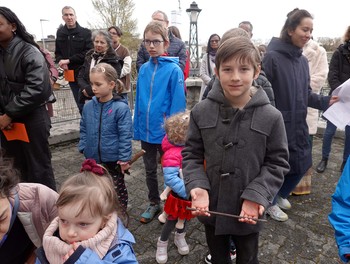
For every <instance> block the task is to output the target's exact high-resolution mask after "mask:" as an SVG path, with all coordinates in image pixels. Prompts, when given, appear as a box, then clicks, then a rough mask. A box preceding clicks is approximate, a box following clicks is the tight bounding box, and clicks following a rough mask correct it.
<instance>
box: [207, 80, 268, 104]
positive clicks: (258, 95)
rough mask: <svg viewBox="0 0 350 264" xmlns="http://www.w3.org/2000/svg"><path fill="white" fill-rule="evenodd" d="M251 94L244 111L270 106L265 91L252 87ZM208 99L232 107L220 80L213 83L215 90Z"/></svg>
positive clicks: (212, 90) (213, 89) (258, 87)
mask: <svg viewBox="0 0 350 264" xmlns="http://www.w3.org/2000/svg"><path fill="white" fill-rule="evenodd" d="M250 93H251V99H250V101H249V102H248V103H247V104H246V105H245V106H244V109H248V108H252V107H258V106H262V105H266V104H270V100H269V98H268V97H267V95H266V93H265V91H264V90H263V89H262V88H261V87H260V86H257V87H256V86H252V87H250ZM207 98H208V99H210V100H213V101H216V102H217V103H219V104H223V105H225V106H230V102H229V101H228V100H227V99H226V97H225V96H224V92H223V90H222V87H221V84H220V81H219V80H218V78H215V81H214V83H213V88H212V89H211V91H210V92H209V94H208V97H207Z"/></svg>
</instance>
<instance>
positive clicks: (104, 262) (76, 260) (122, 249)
mask: <svg viewBox="0 0 350 264" xmlns="http://www.w3.org/2000/svg"><path fill="white" fill-rule="evenodd" d="M117 236H118V237H117V240H116V243H115V244H114V245H113V246H112V247H111V248H110V249H109V250H108V252H107V254H106V255H105V256H104V257H103V259H100V257H99V256H98V255H97V254H96V253H95V252H94V251H92V250H91V249H90V248H84V247H82V246H79V247H78V248H77V250H76V251H75V252H74V253H73V254H72V255H71V256H70V258H69V259H68V260H67V261H66V262H64V264H98V263H100V264H108V263H118V264H136V263H138V261H137V259H136V256H135V252H134V249H133V247H132V244H134V243H135V238H134V236H133V235H132V234H131V233H130V231H129V230H128V229H127V228H126V227H125V226H124V225H123V223H122V222H121V221H120V219H118V229H117ZM41 249H42V248H41ZM36 253H37V255H38V258H37V259H36V262H35V264H46V263H48V262H47V260H46V257H45V255H44V254H43V250H40V251H37V252H36ZM39 259H40V260H41V261H40V260H39Z"/></svg>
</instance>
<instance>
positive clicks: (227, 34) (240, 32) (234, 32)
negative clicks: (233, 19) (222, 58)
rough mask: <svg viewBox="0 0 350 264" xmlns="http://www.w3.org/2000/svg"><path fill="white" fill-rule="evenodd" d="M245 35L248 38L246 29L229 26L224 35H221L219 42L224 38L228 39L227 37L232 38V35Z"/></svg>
mask: <svg viewBox="0 0 350 264" xmlns="http://www.w3.org/2000/svg"><path fill="white" fill-rule="evenodd" d="M239 36H241V37H246V38H248V39H250V37H249V34H248V32H247V31H245V30H244V29H242V28H231V29H229V30H227V31H226V32H225V33H224V35H222V39H221V42H224V41H225V40H227V39H229V38H234V37H239Z"/></svg>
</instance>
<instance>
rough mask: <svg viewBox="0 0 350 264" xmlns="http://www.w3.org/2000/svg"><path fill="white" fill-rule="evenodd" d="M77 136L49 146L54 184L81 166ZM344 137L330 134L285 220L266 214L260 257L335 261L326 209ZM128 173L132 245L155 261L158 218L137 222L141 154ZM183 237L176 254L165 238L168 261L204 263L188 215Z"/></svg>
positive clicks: (142, 195)
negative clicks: (324, 156) (320, 169)
mask: <svg viewBox="0 0 350 264" xmlns="http://www.w3.org/2000/svg"><path fill="white" fill-rule="evenodd" d="M321 145H322V142H321V140H320V138H317V137H316V138H315V139H314V150H313V155H314V166H316V164H317V162H318V161H319V160H320V158H321V156H320V155H321V153H320V152H321V151H320V150H321ZM76 146H77V142H71V143H66V144H61V145H55V146H52V162H53V167H54V172H55V176H56V180H57V183H58V186H59V185H60V183H61V182H62V181H63V180H64V179H65V178H66V177H67V176H68V175H71V174H73V173H76V172H78V171H79V169H80V164H81V162H82V161H83V156H82V154H80V153H78V151H77V147H76ZM343 146H344V145H343V141H342V140H341V139H335V140H334V142H333V145H332V153H331V157H330V160H329V165H328V169H327V170H326V171H325V172H324V173H323V174H318V173H316V172H315V173H314V175H313V177H312V193H311V194H310V195H306V196H292V197H290V199H289V200H290V202H291V203H292V209H291V210H290V211H289V212H288V215H289V220H288V221H287V222H284V223H279V222H276V221H274V220H272V219H270V218H268V222H267V224H266V225H265V229H264V230H263V231H262V232H261V235H260V242H259V260H260V263H276V264H277V263H278V264H279V263H282V264H284V263H296V264H304V263H305V264H309V263H324V264H332V263H340V262H339V260H338V255H337V247H336V244H335V241H334V235H333V233H334V232H333V230H332V228H331V226H330V225H329V223H328V220H327V215H328V214H329V212H330V210H331V195H332V193H333V192H334V189H335V186H336V183H337V181H338V179H339V176H340V172H339V168H340V164H341V160H342V151H343ZM139 149H140V144H139V142H134V152H136V151H138V150H139ZM130 172H131V175H130V176H128V175H127V177H126V183H127V188H128V191H129V199H130V200H129V210H128V212H129V215H130V224H129V229H130V231H131V232H132V233H133V234H134V236H135V238H136V244H135V246H134V249H135V252H136V255H137V258H138V260H139V262H140V263H141V264H150V263H152V264H153V263H156V262H155V252H156V241H157V238H158V236H159V235H160V232H161V228H162V225H161V224H160V223H159V222H158V220H154V221H152V222H151V223H149V224H146V225H144V224H141V223H140V222H139V215H140V214H141V213H142V212H143V211H144V210H145V208H146V207H147V205H148V202H147V187H146V185H145V180H144V177H145V176H144V169H143V163H142V159H140V160H138V161H137V162H135V163H134V164H133V167H132V169H131V170H130ZM161 175H162V174H161V173H160V172H159V179H160V181H159V188H160V189H162V177H161ZM187 242H188V244H189V245H190V253H189V255H187V256H180V255H179V254H178V253H177V249H176V247H175V246H174V244H173V237H171V238H170V243H169V250H168V251H169V258H168V263H183V264H187V263H191V264H194V263H204V261H203V259H204V257H205V256H206V254H207V246H206V242H205V235H204V229H203V227H202V225H201V224H200V223H199V222H198V221H197V220H196V219H193V220H191V221H190V222H189V224H188V226H187Z"/></svg>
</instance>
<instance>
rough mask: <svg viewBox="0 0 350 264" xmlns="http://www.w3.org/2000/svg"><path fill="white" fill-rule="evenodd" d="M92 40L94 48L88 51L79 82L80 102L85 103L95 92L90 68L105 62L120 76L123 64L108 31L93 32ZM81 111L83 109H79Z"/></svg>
mask: <svg viewBox="0 0 350 264" xmlns="http://www.w3.org/2000/svg"><path fill="white" fill-rule="evenodd" d="M92 42H93V44H94V48H93V49H91V50H89V51H88V52H87V53H86V56H85V61H84V64H83V66H82V67H81V69H80V71H79V75H78V84H79V87H80V92H79V95H80V98H79V99H80V103H82V104H83V105H84V104H85V101H86V100H90V99H91V98H92V97H93V96H94V93H93V92H92V87H91V85H90V77H89V75H90V69H91V68H93V67H94V66H95V65H96V64H98V63H101V62H104V63H108V64H110V65H112V66H113V68H114V69H115V70H116V71H117V73H118V76H120V73H121V71H122V64H121V60H120V58H119V57H118V56H117V53H116V52H115V51H114V49H113V47H112V43H113V42H112V37H111V35H110V34H109V32H108V31H105V30H98V31H94V32H93V33H92ZM79 111H80V112H82V111H83V109H79Z"/></svg>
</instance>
